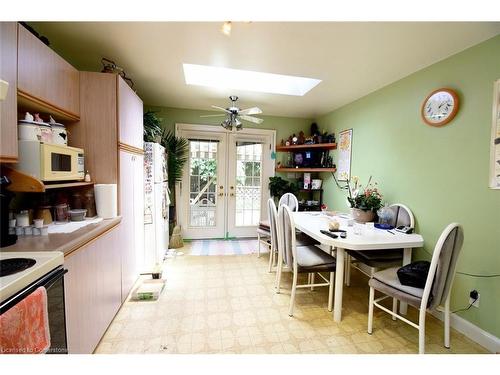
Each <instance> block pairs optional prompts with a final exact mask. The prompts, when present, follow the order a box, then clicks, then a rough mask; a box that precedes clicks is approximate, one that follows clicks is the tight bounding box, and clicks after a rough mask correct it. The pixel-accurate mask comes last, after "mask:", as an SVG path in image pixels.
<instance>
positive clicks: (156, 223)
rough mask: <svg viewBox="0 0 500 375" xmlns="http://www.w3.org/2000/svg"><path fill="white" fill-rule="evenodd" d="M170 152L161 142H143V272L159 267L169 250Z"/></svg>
mask: <svg viewBox="0 0 500 375" xmlns="http://www.w3.org/2000/svg"><path fill="white" fill-rule="evenodd" d="M167 171H168V170H167V155H166V153H165V148H164V147H163V146H162V145H160V144H159V143H153V142H145V143H144V263H143V264H144V267H143V268H144V272H153V271H155V270H157V267H158V266H160V265H161V264H162V262H163V259H164V257H165V253H166V252H167V250H168V242H169V238H168V207H169V205H170V199H169V191H168V174H167Z"/></svg>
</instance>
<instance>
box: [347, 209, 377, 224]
mask: <svg viewBox="0 0 500 375" xmlns="http://www.w3.org/2000/svg"><path fill="white" fill-rule="evenodd" d="M351 215H352V218H353V219H354V221H356V222H357V223H363V224H364V223H368V222H370V221H373V219H374V218H375V212H373V211H363V210H360V209H359V208H351Z"/></svg>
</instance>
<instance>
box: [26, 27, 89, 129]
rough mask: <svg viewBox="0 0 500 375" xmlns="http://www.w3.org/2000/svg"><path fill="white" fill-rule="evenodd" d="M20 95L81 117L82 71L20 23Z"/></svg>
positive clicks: (75, 117)
mask: <svg viewBox="0 0 500 375" xmlns="http://www.w3.org/2000/svg"><path fill="white" fill-rule="evenodd" d="M17 79H18V83H17V89H18V94H19V96H20V97H22V98H23V100H28V101H32V102H34V103H36V104H39V105H42V106H44V107H46V108H47V109H48V110H49V112H50V111H54V112H55V113H58V112H59V113H61V114H64V115H67V116H68V117H70V118H73V119H75V120H77V119H78V118H79V115H80V90H79V72H78V70H76V69H75V68H74V67H73V66H71V64H69V63H68V62H67V61H65V60H64V59H63V58H62V57H60V56H59V55H58V54H56V53H55V52H54V51H53V50H52V49H51V48H50V47H48V46H46V45H45V44H43V43H42V42H41V41H40V40H39V39H38V38H37V37H36V36H34V35H33V34H32V33H30V32H29V31H28V30H27V29H26V28H24V27H23V26H22V25H18V72H17Z"/></svg>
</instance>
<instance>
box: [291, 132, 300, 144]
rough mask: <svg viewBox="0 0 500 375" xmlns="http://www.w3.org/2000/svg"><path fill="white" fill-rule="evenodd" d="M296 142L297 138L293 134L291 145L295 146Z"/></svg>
mask: <svg viewBox="0 0 500 375" xmlns="http://www.w3.org/2000/svg"><path fill="white" fill-rule="evenodd" d="M298 141H299V139H298V138H297V136H296V135H295V133H293V135H292V145H296V144H297V142H298Z"/></svg>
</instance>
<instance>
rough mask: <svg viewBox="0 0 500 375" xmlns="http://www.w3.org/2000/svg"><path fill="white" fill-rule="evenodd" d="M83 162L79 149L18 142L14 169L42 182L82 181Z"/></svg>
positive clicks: (83, 172) (81, 152)
mask: <svg viewBox="0 0 500 375" xmlns="http://www.w3.org/2000/svg"><path fill="white" fill-rule="evenodd" d="M84 161H85V157H84V154H83V150H82V149H81V148H76V147H69V146H66V145H59V144H53V143H43V142H38V141H21V140H20V141H19V163H18V164H17V165H16V168H17V169H18V170H20V171H21V172H24V173H26V174H29V175H31V176H33V177H36V178H38V179H39V180H42V181H69V180H83V179H84V178H85V165H84Z"/></svg>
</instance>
